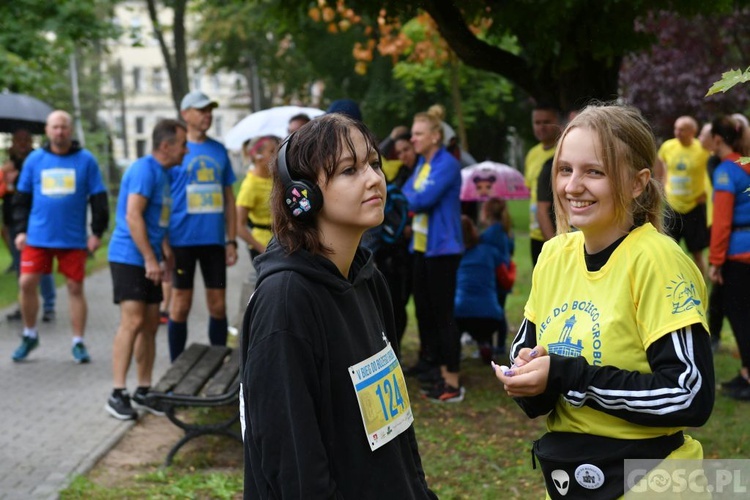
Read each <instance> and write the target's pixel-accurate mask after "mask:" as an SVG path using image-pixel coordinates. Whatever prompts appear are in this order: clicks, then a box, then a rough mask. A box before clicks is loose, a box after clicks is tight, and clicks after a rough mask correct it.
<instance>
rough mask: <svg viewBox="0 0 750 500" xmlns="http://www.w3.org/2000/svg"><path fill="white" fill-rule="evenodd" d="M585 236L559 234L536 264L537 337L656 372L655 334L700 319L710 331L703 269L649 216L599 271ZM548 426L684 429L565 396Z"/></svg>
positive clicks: (551, 345) (529, 310)
mask: <svg viewBox="0 0 750 500" xmlns="http://www.w3.org/2000/svg"><path fill="white" fill-rule="evenodd" d="M583 242H584V240H583V233H581V232H575V233H568V234H563V235H560V236H557V237H555V238H553V239H552V240H550V241H548V242H547V243H545V245H544V249H543V250H542V253H541V255H540V256H539V261H538V263H537V265H536V267H535V269H534V274H533V276H532V289H531V294H530V295H529V300H528V302H527V303H526V308H525V316H526V318H528V319H529V321H532V322H533V323H535V324H536V325H537V344H539V345H543V346H544V347H545V348H546V349H547V351H548V352H550V353H554V354H558V355H562V356H583V357H585V358H586V360H587V361H588V363H589V364H591V365H595V366H616V367H618V368H621V369H624V370H631V371H638V372H641V373H651V369H650V367H649V364H648V359H647V357H646V350H647V349H648V347H649V346H650V345H651V344H652V343H653V342H654V341H656V340H657V339H659V338H661V337H662V336H664V335H666V334H669V333H670V332H674V331H675V330H678V329H680V328H682V327H686V326H689V325H692V324H695V323H701V324H702V325H703V326H704V328H705V329H706V331H708V325H707V322H706V312H705V311H706V286H705V283H704V281H703V277H702V276H701V274H700V272H699V271H698V268H697V267H696V266H695V264H694V263H693V261H692V260H691V259H690V258H689V257H688V256H686V255H685V253H684V252H683V251H682V250H681V249H680V247H679V246H678V245H677V244H676V243H675V242H674V241H673V240H672V239H670V238H669V237H667V236H664V235H662V234H659V233H658V232H657V231H656V229H655V228H654V227H653V226H652V225H651V224H646V225H644V226H642V227H639V228H637V229H635V230H633V231H632V232H631V233H630V235H629V236H628V237H627V238H625V240H624V241H623V242H622V243H620V245H619V246H618V247H617V248H616V249H615V251H614V252H613V253H612V255H611V256H610V258H609V260H608V261H607V263H606V264H605V265H604V266H603V267H602V268H601V269H600V270H599V271H596V272H589V271H588V270H587V268H586V262H585V260H584V247H583ZM577 404H580V403H577ZM547 427H548V429H549V430H550V431H559V432H580V433H585V434H594V435H599V436H610V437H616V438H620V439H643V438H651V437H656V436H662V435H665V434H672V433H674V432H677V431H680V430H682V428H681V427H676V428H666V427H652V426H643V425H638V424H634V423H631V422H628V421H626V420H623V419H620V418H617V417H615V416H612V415H609V414H607V413H604V412H601V411H598V410H596V409H594V408H591V407H588V406H574V405H573V404H572V403H571V402H569V401H568V400H566V399H565V397H564V396H561V397H560V398H559V399H558V402H557V404H556V406H555V409H554V410H553V411H552V412H551V413H550V414H549V416H548V417H547Z"/></svg>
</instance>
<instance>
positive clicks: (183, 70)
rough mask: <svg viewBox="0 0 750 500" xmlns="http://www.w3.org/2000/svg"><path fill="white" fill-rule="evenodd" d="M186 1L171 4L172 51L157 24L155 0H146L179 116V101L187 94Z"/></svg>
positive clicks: (175, 0) (158, 23)
mask: <svg viewBox="0 0 750 500" xmlns="http://www.w3.org/2000/svg"><path fill="white" fill-rule="evenodd" d="M187 2H188V0H173V1H172V2H171V3H172V12H173V17H172V35H173V43H174V47H173V50H174V52H172V50H171V49H170V47H169V46H168V45H167V42H166V40H165V38H164V28H163V27H162V25H161V23H160V22H159V17H158V12H157V8H156V0H146V4H147V5H148V14H149V17H150V18H151V23H152V24H153V26H154V35H155V36H156V39H157V41H158V42H159V47H160V48H161V53H162V56H164V65H165V66H166V67H167V73H168V74H169V83H170V86H171V88H172V100H173V101H174V107H175V110H176V111H177V115H178V116H179V114H180V101H181V100H182V97H183V96H184V95H185V94H187V93H188V91H189V90H190V86H189V85H188V71H187V70H188V68H187V46H186V42H185V12H186V10H187Z"/></svg>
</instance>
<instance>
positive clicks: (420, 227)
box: [411, 162, 432, 252]
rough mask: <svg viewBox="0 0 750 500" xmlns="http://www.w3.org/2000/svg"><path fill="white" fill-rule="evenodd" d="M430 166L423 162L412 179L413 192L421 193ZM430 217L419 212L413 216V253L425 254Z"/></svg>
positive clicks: (428, 175) (430, 168)
mask: <svg viewBox="0 0 750 500" xmlns="http://www.w3.org/2000/svg"><path fill="white" fill-rule="evenodd" d="M431 170H432V166H431V165H430V164H429V163H427V162H424V163H423V164H422V168H421V169H420V170H419V173H418V174H417V177H416V178H415V179H414V190H415V191H422V190H423V189H424V188H425V185H424V183H425V181H426V180H427V179H428V178H429V177H430V171H431ZM429 222H430V216H429V215H427V213H426V212H420V213H417V214H414V217H413V218H412V221H411V230H412V233H413V236H412V238H413V240H412V241H413V242H414V251H415V252H426V251H427V228H428V226H429Z"/></svg>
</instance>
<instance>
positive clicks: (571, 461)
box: [531, 431, 685, 500]
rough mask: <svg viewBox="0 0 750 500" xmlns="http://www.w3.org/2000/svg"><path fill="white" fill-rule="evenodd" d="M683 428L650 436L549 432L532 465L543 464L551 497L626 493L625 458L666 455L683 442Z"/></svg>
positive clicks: (535, 446)
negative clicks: (630, 436) (641, 437)
mask: <svg viewBox="0 0 750 500" xmlns="http://www.w3.org/2000/svg"><path fill="white" fill-rule="evenodd" d="M684 442H685V436H684V435H683V434H682V431H680V432H677V433H676V434H672V435H670V436H659V437H655V438H649V439H615V438H609V437H603V436H594V435H591V434H580V433H575V432H548V433H547V434H545V435H544V436H542V437H541V438H540V439H537V440H536V441H534V444H533V448H532V450H531V461H532V466H533V468H534V469H536V462H537V461H538V462H539V465H541V467H542V473H543V474H544V482H545V484H546V486H547V493H548V494H549V496H550V498H552V499H554V500H557V499H564V500H569V499H576V498H585V499H587V500H600V499H601V500H604V499H613V498H619V497H621V496H622V495H624V493H625V486H624V484H625V471H624V460H625V459H651V460H654V459H659V460H661V459H664V458H666V457H667V456H668V455H669V454H670V453H672V452H673V451H674V450H676V449H677V448H679V447H680V446H682V444H683V443H684Z"/></svg>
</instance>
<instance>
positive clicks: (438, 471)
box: [61, 202, 750, 500]
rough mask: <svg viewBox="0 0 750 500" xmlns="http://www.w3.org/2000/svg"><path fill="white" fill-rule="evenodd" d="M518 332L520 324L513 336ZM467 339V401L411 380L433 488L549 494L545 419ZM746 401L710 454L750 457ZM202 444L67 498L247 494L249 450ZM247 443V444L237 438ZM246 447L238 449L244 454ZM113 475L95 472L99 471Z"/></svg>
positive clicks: (732, 365)
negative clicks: (542, 439)
mask: <svg viewBox="0 0 750 500" xmlns="http://www.w3.org/2000/svg"><path fill="white" fill-rule="evenodd" d="M510 210H511V213H512V217H513V220H514V227H515V228H516V254H515V260H516V263H517V266H518V278H517V282H516V286H515V288H514V290H513V293H512V294H511V295H510V296H509V297H508V302H507V313H508V319H509V322H510V324H511V325H512V326H518V325H519V324H520V322H521V319H522V316H523V306H524V304H525V302H526V297H527V295H528V292H529V284H530V278H531V271H530V267H531V266H530V257H529V251H528V248H529V240H528V236H527V232H528V229H527V227H528V202H511V203H510ZM410 315H411V316H410V323H409V326H408V329H407V333H406V336H405V337H404V342H403V353H404V359H403V365H405V366H409V365H411V364H412V363H414V362H415V361H416V355H417V354H416V353H417V344H418V336H417V333H416V323H415V321H414V319H413V310H412V309H410ZM513 333H514V332H513V331H511V332H510V334H511V335H512V334H513ZM730 337H731V334H730V330H729V329H728V327H726V326H725V329H724V332H723V341H724V343H723V344H722V348H721V350H720V352H719V353H717V354H716V356H715V358H714V359H715V365H716V380H717V382H718V381H722V380H727V379H729V378H731V377H733V376H734V374H735V373H736V371H737V369H738V367H739V360H738V359H737V356H736V348H735V345H734V341H733V340H732V339H731V338H730ZM472 351H473V349H472V348H470V347H467V348H464V352H465V354H466V355H467V358H466V359H465V360H464V361H463V362H462V367H461V369H462V381H463V384H464V385H465V386H466V388H467V394H466V399H465V401H464V402H463V403H461V404H455V405H439V404H435V403H431V402H429V401H426V400H424V399H422V397H421V395H420V394H419V387H418V384H417V383H416V381H414V380H411V379H410V380H409V381H408V383H409V396H410V400H411V403H412V406H413V409H414V415H415V424H414V425H415V429H416V433H417V438H418V441H419V447H420V454H421V457H422V463H423V465H424V469H425V473H426V475H427V480H428V482H429V485H430V487H431V488H432V489H433V490H434V491H435V493H437V495H438V496H439V497H440V498H441V499H492V500H495V499H497V498H502V499H514V498H517V499H524V500H525V499H529V498H543V496H544V486H543V479H542V476H541V472H540V471H539V470H533V469H532V468H531V458H530V447H531V442H532V440H534V439H536V438H538V437H539V436H540V435H541V434H542V433H543V432H544V419H543V418H539V419H535V420H530V419H528V418H526V416H525V415H524V414H523V413H522V412H521V411H520V410H519V409H518V407H517V406H516V404H515V403H514V402H513V401H512V400H511V399H510V398H509V397H508V396H506V395H505V393H504V391H503V390H502V387H501V386H500V384H499V382H498V381H497V380H496V379H495V377H494V375H493V374H492V372H491V371H490V369H489V368H488V367H487V366H486V365H483V364H482V363H481V362H480V361H479V360H477V359H473V358H471V357H470V355H471V354H472ZM747 412H748V406H747V405H746V404H745V403H741V402H737V401H734V400H731V399H729V398H727V397H725V396H722V395H718V394H717V397H716V404H715V407H714V411H713V414H712V416H711V418H710V420H709V422H708V423H707V424H706V425H705V426H704V427H701V428H698V429H689V430H688V433H689V434H690V435H692V436H693V437H694V438H696V439H698V440H699V441H700V442H701V443H702V444H703V448H704V452H705V456H706V457H707V458H718V457H721V458H744V457H746V456H747V455H748V453H750V419H748V418H747ZM196 441H200V443H199V445H198V446H199V447H198V448H197V449H196V450H191V452H190V453H184V454H182V453H180V454H178V455H177V457H176V460H175V464H174V465H173V466H172V467H170V468H168V469H166V470H163V471H160V470H158V464H146V465H144V467H142V468H139V469H138V471H137V472H138V473H137V474H136V476H135V480H132V481H129V482H128V483H127V486H122V487H107V488H106V489H104V488H103V487H102V486H100V485H99V484H98V483H97V482H96V481H94V480H91V479H87V478H85V477H82V478H77V479H76V481H74V482H73V484H72V485H71V486H70V487H69V488H68V489H67V490H65V491H64V492H63V493H62V495H61V498H63V499H73V498H94V499H99V498H101V499H104V498H111V497H118V498H144V497H146V498H239V497H240V492H241V491H242V470H241V464H242V461H241V456H240V460H239V462H238V463H237V465H236V466H230V467H225V468H224V469H221V470H219V471H218V473H217V462H216V455H215V453H216V452H217V450H220V449H224V448H225V447H226V446H232V447H234V446H235V444H234V443H228V442H227V440H226V439H222V438H219V439H216V440H211V439H205V440H203V438H201V440H196ZM238 448H239V447H238ZM239 453H240V451H239V449H238V450H237V454H238V456H239ZM103 473H104V474H106V471H104V472H102V471H99V472H96V473H94V474H91V475H90V476H99V475H101V474H103Z"/></svg>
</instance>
